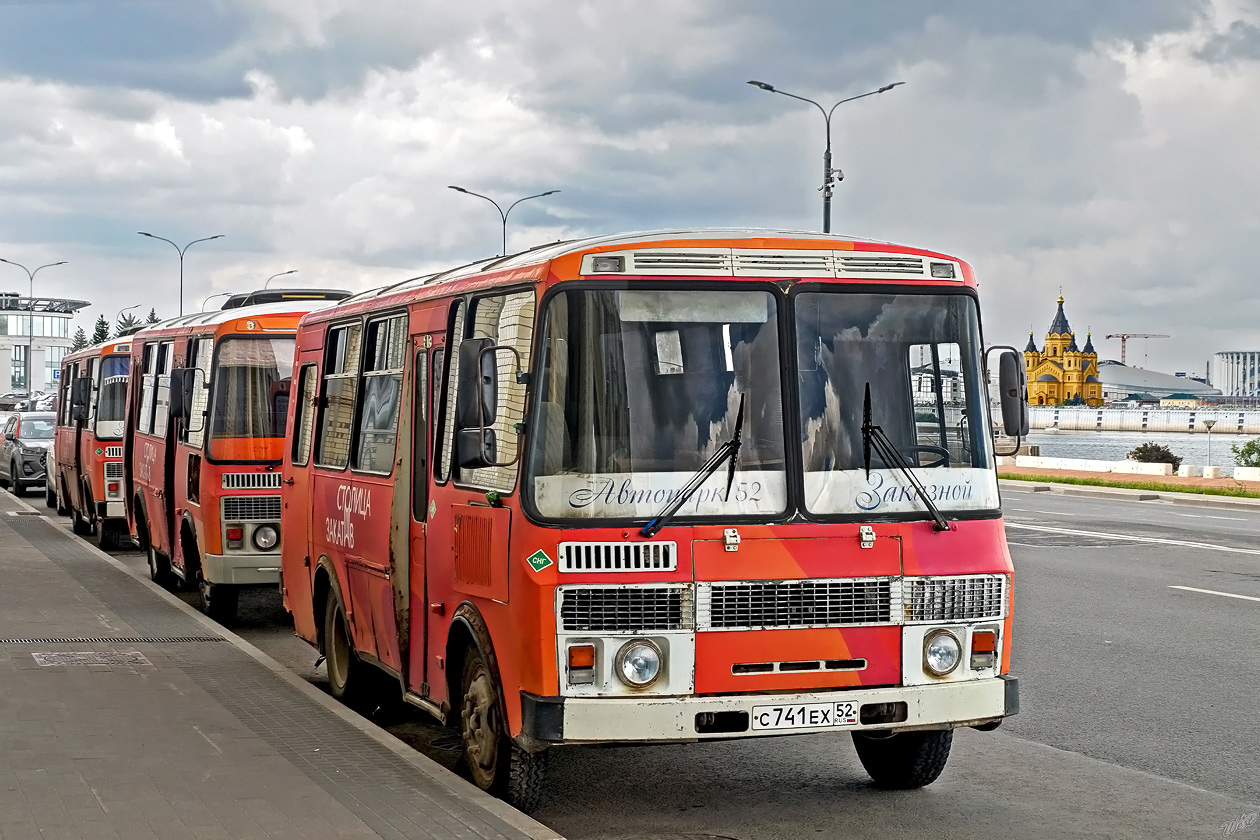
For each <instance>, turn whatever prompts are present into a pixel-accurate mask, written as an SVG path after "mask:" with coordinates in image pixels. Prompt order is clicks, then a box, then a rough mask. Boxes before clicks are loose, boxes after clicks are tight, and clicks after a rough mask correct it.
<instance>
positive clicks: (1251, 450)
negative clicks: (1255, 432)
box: [1229, 438, 1260, 467]
mask: <svg viewBox="0 0 1260 840" xmlns="http://www.w3.org/2000/svg"><path fill="white" fill-rule="evenodd" d="M1229 451H1230V452H1232V453H1234V463H1235V464H1237V465H1238V466H1240V467H1260V438H1254V439H1252V440H1249V441H1246V442H1245V443H1235V444H1234V445H1233V446H1231V447H1230V448H1229Z"/></svg>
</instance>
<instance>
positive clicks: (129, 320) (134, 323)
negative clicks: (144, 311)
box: [114, 312, 140, 338]
mask: <svg viewBox="0 0 1260 840" xmlns="http://www.w3.org/2000/svg"><path fill="white" fill-rule="evenodd" d="M138 326H140V319H139V318H137V317H136V316H135V315H132V314H131V313H130V312H128V313H127V314H126V315H124V316H122V317H121V318H119V319H118V325H117V326H116V327H115V328H114V337H115V338H122V337H123V336H124V335H127V333H128V332H130V331H131V330H133V329H135V328H136V327H138Z"/></svg>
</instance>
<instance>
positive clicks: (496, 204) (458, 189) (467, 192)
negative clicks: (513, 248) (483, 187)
mask: <svg viewBox="0 0 1260 840" xmlns="http://www.w3.org/2000/svg"><path fill="white" fill-rule="evenodd" d="M447 189H448V190H455V192H462V193H464V194H465V195H475V196H477V198H484V199H485V200H486V201H488V202H490V203H491V204H493V205H494V209H495V210H498V211H499V217H500V218H502V219H503V256H505V257H506V256H507V217H508V213H511V212H512V208H513V207H515V206H516V205H518V204H520V203H521V202H522V201H529V200H530V199H531V198H542V197H543V196H544V195H555V194H556V193H558V192H560V190H547V191H546V192H542V193H538V194H537V195H527V196H525V197H524V198H518V199H517V200H516V201H513V202H512V203H511V204H510V205H509V206H508V209H507V212H504V211H503V208H502V207H500V206H499V202H497V201H495V200H494V199H493V198H491V197H490V196H488V195H482V194H481V193H475V192H473V191H472V190H466V189H464V188H463V187H450V186H448V187H447Z"/></svg>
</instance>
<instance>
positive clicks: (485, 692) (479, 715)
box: [459, 647, 547, 814]
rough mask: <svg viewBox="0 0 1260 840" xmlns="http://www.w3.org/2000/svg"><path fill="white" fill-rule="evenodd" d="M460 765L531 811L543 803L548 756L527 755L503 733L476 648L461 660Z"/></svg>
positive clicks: (494, 691)
mask: <svg viewBox="0 0 1260 840" xmlns="http://www.w3.org/2000/svg"><path fill="white" fill-rule="evenodd" d="M459 718H460V719H459V730H460V739H461V741H462V742H463V746H464V766H465V767H466V768H467V769H468V774H469V776H470V777H471V778H472V781H473V783H474V784H476V785H477V787H479V788H481V789H482V790H485V791H489V792H490V793H492V794H494V795H495V796H498V797H499V798H500V799H503V800H504V801H505V802H507V803H508V804H509V805H511V806H512V807H513V808H516V809H517V810H518V811H522V812H524V813H527V814H528V813H529V812H530V811H533V810H535V809H536V808H537V807H538V804H539V802H540V801H541V799H542V786H543V779H544V777H545V776H546V769H547V754H546V753H545V752H540V753H529V752H526V751H525V750H523V749H521V748H520V747H519V746H517V744H516V743H515V742H513V741H512V739H511V738H509V737H508V735H507V719H506V716H505V715H504V713H503V701H502V699H501V697H500V694H499V688H498V684H497V680H496V679H495V677H494V674H493V673H492V672H491V670H490V668H489V666H488V665H487V664H486V661H485V659H483V658H482V655H481V652H480V651H478V650H477V649H476V648H475V647H474V648H471V649H470V650H469V652H468V657H467V659H466V660H465V662H464V679H463V699H462V702H461V704H460V716H459Z"/></svg>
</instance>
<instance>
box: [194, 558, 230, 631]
mask: <svg viewBox="0 0 1260 840" xmlns="http://www.w3.org/2000/svg"><path fill="white" fill-rule="evenodd" d="M239 595H240V589H239V588H238V587H235V586H228V585H227V584H222V583H210V582H209V581H207V580H206V578H205V575H204V574H202V572H201V569H200V568H198V569H197V598H198V600H199V601H200V603H201V611H202V612H204V613H205V614H206V615H208V616H210V617H211V618H213V619H214V620H215V621H217V622H219V623H220V624H227V623H228V622H231V621H234V620H235V619H236V607H237V605H238V604H239V603H240V598H239Z"/></svg>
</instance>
